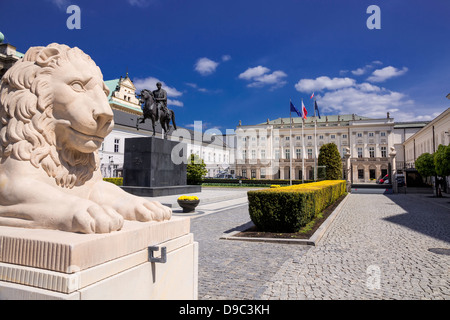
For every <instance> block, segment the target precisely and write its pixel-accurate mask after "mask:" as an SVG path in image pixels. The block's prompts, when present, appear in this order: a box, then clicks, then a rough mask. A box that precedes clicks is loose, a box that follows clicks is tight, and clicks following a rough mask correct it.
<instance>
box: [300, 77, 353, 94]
mask: <svg viewBox="0 0 450 320" xmlns="http://www.w3.org/2000/svg"><path fill="white" fill-rule="evenodd" d="M353 85H355V80H354V79H351V78H347V77H346V78H333V79H331V78H329V77H327V76H322V77H318V78H316V79H301V80H300V81H298V82H297V84H296V85H295V89H297V91H300V92H314V91H321V90H324V89H327V90H335V89H341V88H345V87H351V86H353Z"/></svg>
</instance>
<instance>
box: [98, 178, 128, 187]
mask: <svg viewBox="0 0 450 320" xmlns="http://www.w3.org/2000/svg"><path fill="white" fill-rule="evenodd" d="M103 180H104V181H108V182H111V183H114V184H115V185H116V186H123V178H103Z"/></svg>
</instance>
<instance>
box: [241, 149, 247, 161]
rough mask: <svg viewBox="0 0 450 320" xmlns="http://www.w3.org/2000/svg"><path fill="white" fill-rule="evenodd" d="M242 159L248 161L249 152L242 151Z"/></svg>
mask: <svg viewBox="0 0 450 320" xmlns="http://www.w3.org/2000/svg"><path fill="white" fill-rule="evenodd" d="M242 159H247V150H242Z"/></svg>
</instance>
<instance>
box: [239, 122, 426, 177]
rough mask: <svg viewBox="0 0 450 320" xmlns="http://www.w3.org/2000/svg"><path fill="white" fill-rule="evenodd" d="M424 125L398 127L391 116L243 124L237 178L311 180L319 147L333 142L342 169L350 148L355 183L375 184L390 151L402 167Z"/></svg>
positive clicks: (402, 124)
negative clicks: (407, 142)
mask: <svg viewBox="0 0 450 320" xmlns="http://www.w3.org/2000/svg"><path fill="white" fill-rule="evenodd" d="M316 121H317V122H316ZM315 123H316V125H315ZM425 124H426V123H423V122H411V123H401V124H396V123H395V122H394V119H393V118H391V117H390V116H389V113H388V114H387V117H386V118H382V119H372V118H367V117H363V116H359V115H355V114H350V115H332V116H323V117H321V119H319V118H316V117H308V118H307V119H306V120H305V121H304V122H303V121H302V120H301V118H299V117H294V118H292V125H291V124H290V118H279V119H276V120H272V121H271V120H269V119H267V121H266V122H265V123H260V124H256V125H239V126H238V128H237V130H236V139H237V149H236V159H237V162H236V171H237V172H236V173H237V175H241V176H246V177H248V178H256V179H290V172H291V167H292V179H293V180H302V179H304V180H311V179H314V167H315V165H316V164H317V157H318V153H319V150H320V147H321V146H322V145H323V144H325V143H330V142H332V143H335V144H336V145H337V147H338V150H339V152H340V154H341V157H342V159H343V164H344V154H345V152H346V149H347V148H349V149H350V163H351V181H352V182H353V183H358V182H370V181H374V180H376V179H377V178H379V177H380V176H382V175H385V174H387V173H388V170H389V163H390V158H389V152H390V148H391V147H394V148H395V149H396V151H397V161H399V162H401V163H403V162H404V157H403V155H404V151H403V145H402V143H403V141H404V140H403V139H404V138H405V137H407V136H408V135H411V134H413V133H415V132H417V131H418V130H419V129H420V128H422V127H423V126H424V125H425ZM302 127H303V128H302ZM316 146H317V147H316ZM316 150H317V151H316ZM397 169H401V168H399V167H398V166H397Z"/></svg>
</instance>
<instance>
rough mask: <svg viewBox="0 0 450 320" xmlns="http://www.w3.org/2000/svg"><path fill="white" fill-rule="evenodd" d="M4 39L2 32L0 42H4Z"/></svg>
mask: <svg viewBox="0 0 450 320" xmlns="http://www.w3.org/2000/svg"><path fill="white" fill-rule="evenodd" d="M4 40H5V36H4V35H3V33H1V32H0V43H3V41H4Z"/></svg>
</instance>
